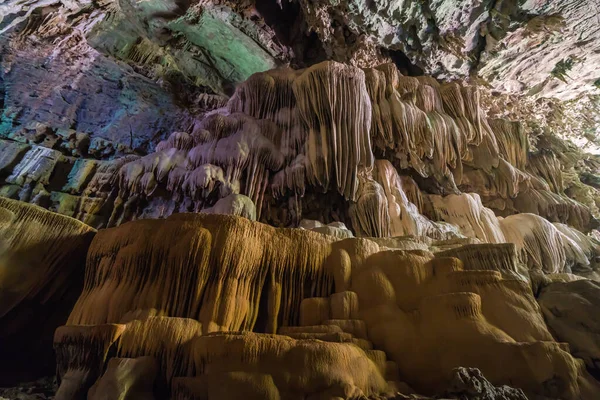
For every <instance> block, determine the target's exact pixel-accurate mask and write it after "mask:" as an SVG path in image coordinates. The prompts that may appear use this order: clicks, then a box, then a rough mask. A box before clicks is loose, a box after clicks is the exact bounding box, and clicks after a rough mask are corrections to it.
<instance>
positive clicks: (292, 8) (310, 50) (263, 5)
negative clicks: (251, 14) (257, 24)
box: [255, 0, 327, 68]
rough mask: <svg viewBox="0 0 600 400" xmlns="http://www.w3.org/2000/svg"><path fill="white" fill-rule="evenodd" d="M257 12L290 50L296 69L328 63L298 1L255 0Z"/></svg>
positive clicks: (321, 45) (321, 46) (293, 65)
mask: <svg viewBox="0 0 600 400" xmlns="http://www.w3.org/2000/svg"><path fill="white" fill-rule="evenodd" d="M255 7H256V11H257V12H258V13H259V14H260V16H261V17H262V18H263V19H264V21H265V23H266V24H267V25H268V26H269V27H270V28H271V29H273V32H275V36H276V38H277V40H279V42H280V43H281V44H282V45H284V46H287V47H288V48H291V49H292V51H293V53H294V56H293V59H292V61H291V62H290V64H291V66H292V67H293V68H305V67H308V66H310V65H313V64H316V63H319V62H321V61H325V60H326V59H327V54H326V52H325V49H324V48H323V44H322V43H321V41H320V39H319V37H318V35H317V34H316V33H315V32H310V33H309V29H308V26H307V24H306V21H305V20H304V14H303V13H302V9H301V7H300V4H299V3H297V2H295V1H279V0H256V4H255Z"/></svg>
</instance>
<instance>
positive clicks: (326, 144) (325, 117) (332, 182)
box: [293, 62, 373, 200]
mask: <svg viewBox="0 0 600 400" xmlns="http://www.w3.org/2000/svg"><path fill="white" fill-rule="evenodd" d="M293 88H294V94H295V95H296V100H297V103H298V108H299V110H300V113H301V115H302V119H303V121H304V122H305V124H306V125H307V127H308V130H309V133H308V139H307V141H306V147H305V154H306V157H307V164H306V173H307V178H308V181H309V182H310V183H311V184H313V185H316V186H319V187H321V188H323V189H325V190H327V189H328V188H329V187H330V186H331V187H332V188H335V189H337V190H338V191H339V192H340V194H343V195H344V196H345V197H346V198H347V199H349V200H354V199H355V198H356V191H357V189H358V177H357V171H358V169H359V168H366V169H370V168H371V167H372V165H373V154H372V151H371V140H370V137H369V129H370V127H371V102H370V101H369V96H368V94H367V90H366V86H365V74H364V72H363V71H362V70H360V69H358V68H354V67H350V66H346V65H343V64H339V63H335V62H324V63H321V64H317V65H315V66H312V67H310V68H308V69H306V70H305V71H304V72H303V73H302V74H301V75H300V76H299V77H298V78H297V79H296V80H295V81H294V84H293Z"/></svg>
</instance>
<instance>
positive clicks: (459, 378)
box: [444, 367, 527, 400]
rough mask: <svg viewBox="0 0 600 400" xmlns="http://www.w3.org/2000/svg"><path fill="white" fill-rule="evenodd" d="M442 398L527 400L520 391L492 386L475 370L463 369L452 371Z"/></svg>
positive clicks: (507, 387)
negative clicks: (448, 385)
mask: <svg viewBox="0 0 600 400" xmlns="http://www.w3.org/2000/svg"><path fill="white" fill-rule="evenodd" d="M444 396H448V397H450V398H459V399H470V400H527V396H525V393H523V391H522V390H521V389H515V388H511V387H509V386H506V385H503V386H494V385H492V384H491V383H490V382H488V380H487V379H485V377H484V376H483V374H482V373H481V371H480V370H478V369H477V368H463V367H461V368H456V369H455V370H453V371H452V380H451V381H450V387H449V388H448V390H447V391H446V392H445V393H444Z"/></svg>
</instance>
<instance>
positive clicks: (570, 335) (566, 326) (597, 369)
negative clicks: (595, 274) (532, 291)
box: [538, 280, 600, 377]
mask: <svg viewBox="0 0 600 400" xmlns="http://www.w3.org/2000/svg"><path fill="white" fill-rule="evenodd" d="M538 302H539V303H540V306H541V307H542V312H543V313H544V317H545V319H546V321H547V323H548V327H549V328H550V330H551V331H552V333H553V334H554V336H555V337H556V339H557V340H560V341H561V342H566V343H569V346H570V347H571V352H572V354H573V355H574V356H576V357H578V358H581V359H582V360H584V361H585V363H586V366H587V367H588V369H589V370H590V371H592V372H593V373H594V374H595V376H596V377H598V376H600V323H599V321H598V312H597V310H598V305H599V302H600V285H599V284H598V282H595V281H590V280H577V281H574V282H556V283H551V284H549V285H548V286H546V287H544V288H543V289H542V291H541V293H540V295H539V296H538Z"/></svg>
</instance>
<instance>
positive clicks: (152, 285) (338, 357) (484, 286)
mask: <svg viewBox="0 0 600 400" xmlns="http://www.w3.org/2000/svg"><path fill="white" fill-rule="evenodd" d="M134 232H135V234H134ZM165 235H166V236H169V237H170V236H172V237H179V238H180V240H179V242H178V244H177V246H172V245H171V244H170V243H169V242H166V241H165V240H164V239H163V238H164V237H165ZM413 240H414V239H413ZM382 243H385V244H381V245H380V244H378V242H377V240H375V239H374V240H371V239H366V238H350V239H343V240H337V239H335V238H334V237H331V236H327V235H323V234H321V233H318V232H311V231H309V230H306V229H304V230H300V229H277V228H273V227H269V226H267V225H264V224H261V223H258V222H252V221H249V220H248V219H246V218H242V217H234V216H222V215H209V214H180V215H173V216H171V217H169V218H167V219H166V220H144V221H136V222H129V223H126V224H123V225H122V226H120V227H117V228H111V229H107V230H102V231H100V232H99V233H98V234H97V235H96V236H95V238H94V240H93V242H92V245H91V248H90V252H89V256H88V264H87V267H86V278H85V285H84V290H83V293H82V295H81V297H80V298H79V300H78V302H77V304H76V305H75V306H74V308H73V311H72V313H71V315H70V317H69V320H68V322H67V324H68V325H66V326H64V327H61V328H60V329H59V330H57V334H56V336H55V346H56V348H57V350H60V353H59V354H61V357H60V358H59V366H60V367H59V371H64V372H60V374H61V375H60V376H61V379H62V382H61V386H60V388H59V392H58V393H59V394H61V395H62V393H70V392H80V391H83V392H85V391H87V390H90V388H91V387H92V385H93V384H94V381H95V380H97V379H98V378H100V376H101V370H99V369H98V368H99V365H102V363H105V362H106V361H107V360H106V358H107V354H109V353H112V354H114V355H115V356H116V357H120V359H131V360H134V359H138V358H139V357H153V358H154V359H155V360H156V362H157V365H158V373H157V378H156V383H155V390H158V392H156V393H162V395H163V396H165V395H168V393H171V395H172V396H175V397H176V398H184V399H185V398H213V397H215V396H224V397H225V398H234V397H236V393H242V392H246V391H247V392H248V393H249V395H251V396H255V397H256V398H261V396H264V397H265V398H287V396H289V394H290V393H299V392H301V393H321V395H322V396H326V397H327V396H334V397H335V396H337V397H342V398H354V397H356V396H359V395H366V396H372V395H392V394H393V393H394V392H395V391H396V390H397V388H403V387H404V388H405V387H406V385H407V384H408V386H410V387H411V388H413V389H415V390H416V391H417V392H419V393H424V394H429V395H431V394H436V393H442V392H444V390H446V389H447V388H448V387H450V385H451V383H452V381H451V379H450V378H451V376H452V374H451V371H452V370H453V368H455V367H458V366H461V365H468V366H470V367H476V368H479V369H480V370H481V371H482V373H483V374H484V375H485V376H486V378H487V379H489V380H490V382H492V383H493V384H495V385H502V384H507V383H510V384H511V385H512V386H516V387H518V388H520V389H522V390H523V391H524V392H525V393H527V394H528V395H535V396H546V397H550V398H565V399H577V398H584V399H588V398H589V399H592V398H594V396H595V393H598V390H600V384H599V383H597V382H596V381H595V380H594V379H593V378H592V377H591V376H590V375H589V374H588V373H587V372H586V369H585V367H584V362H583V361H581V360H577V359H575V358H573V357H572V356H571V355H570V354H569V351H568V346H566V345H564V344H560V343H556V342H554V340H553V338H552V336H551V334H550V332H549V331H548V328H547V327H546V324H545V322H544V318H543V316H542V312H541V310H540V307H539V306H538V304H537V302H536V301H535V298H534V296H533V292H532V289H531V287H530V284H529V283H528V281H526V280H524V279H523V278H522V277H519V276H517V275H512V276H507V277H506V278H503V277H502V275H501V273H500V270H502V268H506V269H507V270H511V271H513V270H514V269H516V268H517V267H516V265H515V264H516V263H517V257H516V251H515V249H514V247H512V258H510V257H509V258H507V261H506V264H507V266H506V267H500V266H499V267H498V268H497V269H494V268H493V267H492V266H490V267H488V268H489V269H488V270H477V269H476V268H477V266H474V265H473V264H471V268H473V269H469V270H465V268H464V267H463V262H462V261H460V260H459V259H457V258H449V257H447V256H445V255H444V253H438V255H436V253H432V252H431V251H430V250H428V249H430V248H431V249H432V250H434V251H437V250H436V249H437V247H436V246H433V245H432V244H429V245H428V244H424V247H421V248H420V249H414V248H415V247H414V242H413V241H411V239H410V238H406V239H402V238H397V239H396V240H395V241H393V240H388V241H382ZM438 246H439V244H438ZM482 246H483V245H482ZM486 246H491V245H486ZM402 248H407V250H402ZM410 248H412V249H410ZM470 251H471V252H474V253H475V254H476V253H477V251H478V249H477V246H476V245H475V248H473V249H471V250H470ZM466 252H467V250H466V249H465V253H466ZM467 259H468V258H467ZM511 263H512V265H511ZM131 287H136V288H137V292H136V293H134V292H132V291H131V290H130V288H131ZM111 324H113V325H111ZM114 324H117V325H114ZM105 331H106V333H103V332H105ZM249 331H254V332H269V333H271V335H265V334H263V335H260V334H255V333H250V332H249ZM273 333H278V335H275V336H273V335H272V334H273ZM286 336H288V337H289V338H286ZM113 342H114V344H112V343H113ZM111 346H112V347H114V349H115V350H113V351H112V352H107V351H108V349H109V348H110V347H111ZM90 352H91V353H92V354H89V353H90ZM84 355H86V358H82V357H83V356H84ZM109 357H110V356H109ZM298 357H299V358H298ZM324 360H328V361H327V362H326V363H325V364H323V363H324V362H325V361H324ZM351 360H352V361H351ZM515 360H522V361H517V362H516V364H514V363H515ZM525 360H528V361H527V362H526V361H525ZM114 363H121V361H115V362H114ZM128 363H134V361H128ZM304 363H307V364H304ZM337 363H340V364H339V366H336V365H338V364H337ZM291 365H294V366H295V367H294V368H297V370H293V369H289V368H290V367H289V366H291ZM319 365H322V367H319ZM342 365H346V366H345V367H343V366H342ZM506 365H512V366H513V368H506ZM113 368H118V367H117V366H114V367H113ZM122 368H124V371H128V369H127V368H128V367H127V366H126V365H125V366H123V367H122ZM84 372H85V374H84V375H83V377H85V378H83V377H82V374H83V373H84ZM123 373H126V372H123ZM131 373H134V372H133V371H132V372H131ZM105 374H108V375H107V377H102V378H100V380H99V381H98V383H97V384H96V387H101V386H102V385H103V384H105V383H103V380H106V379H111V378H109V377H110V376H111V374H114V372H111V369H110V368H109V369H107V371H106V372H105ZM288 374H291V375H288ZM113 379H114V378H113ZM132 379H133V378H132ZM474 379H475V378H474ZM140 385H141V383H140ZM313 385H314V386H313ZM95 390H98V389H93V391H95ZM140 390H142V389H140ZM403 390H406V389H403ZM90 393H95V392H90ZM278 396H281V397H278ZM64 398H68V397H64Z"/></svg>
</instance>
